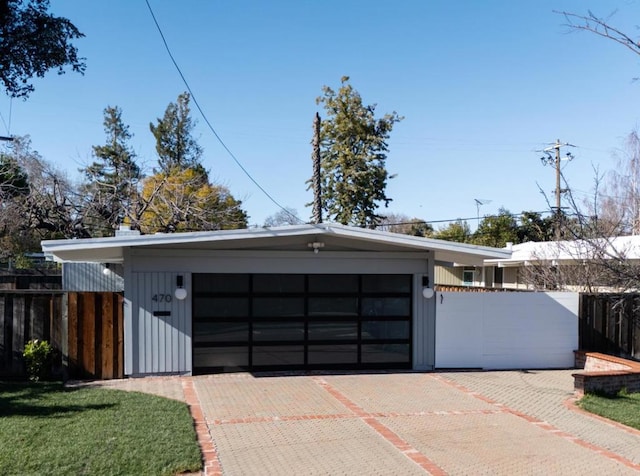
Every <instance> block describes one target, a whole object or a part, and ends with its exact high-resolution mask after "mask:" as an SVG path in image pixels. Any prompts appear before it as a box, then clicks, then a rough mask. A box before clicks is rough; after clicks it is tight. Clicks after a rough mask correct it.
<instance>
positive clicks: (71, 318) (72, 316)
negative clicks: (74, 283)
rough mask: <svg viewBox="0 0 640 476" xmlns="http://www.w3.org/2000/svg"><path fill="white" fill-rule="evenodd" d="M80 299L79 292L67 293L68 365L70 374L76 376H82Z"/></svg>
mask: <svg viewBox="0 0 640 476" xmlns="http://www.w3.org/2000/svg"><path fill="white" fill-rule="evenodd" d="M78 299H79V297H78V293H74V292H70V293H69V294H68V295H67V365H68V366H69V369H68V370H69V376H70V377H76V378H77V377H79V376H80V375H79V369H80V360H79V349H78V343H79V339H78V336H79V335H80V334H79V332H78V329H79V322H78V314H79V310H78Z"/></svg>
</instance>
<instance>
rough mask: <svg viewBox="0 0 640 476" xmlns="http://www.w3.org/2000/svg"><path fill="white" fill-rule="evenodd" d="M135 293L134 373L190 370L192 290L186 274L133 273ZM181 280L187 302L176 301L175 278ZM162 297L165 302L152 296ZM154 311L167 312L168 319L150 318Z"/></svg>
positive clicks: (157, 316)
mask: <svg viewBox="0 0 640 476" xmlns="http://www.w3.org/2000/svg"><path fill="white" fill-rule="evenodd" d="M132 274H133V280H134V282H135V283H136V285H137V286H136V288H137V292H136V295H135V297H134V300H133V302H135V303H137V306H136V308H135V310H134V312H133V316H134V323H135V320H136V319H137V322H138V325H137V326H136V325H135V324H134V332H137V336H136V338H135V339H134V341H135V342H137V348H136V349H135V352H137V357H138V358H137V363H138V366H137V368H135V369H134V373H136V374H148V373H167V372H171V373H176V372H182V373H184V372H190V371H191V364H190V363H191V334H190V324H191V323H190V306H191V302H190V300H191V290H190V282H191V279H190V276H189V274H188V273H161V272H147V273H142V272H141V273H132ZM178 274H181V275H182V276H183V277H184V285H185V287H186V288H187V292H188V293H189V295H188V297H187V299H185V300H184V301H179V300H178V299H176V298H175V294H174V292H175V289H176V276H177V275H178ZM160 295H165V298H164V301H162V300H156V301H154V300H153V296H160ZM154 311H169V313H170V314H169V315H168V316H159V315H155V316H154V315H153V313H154Z"/></svg>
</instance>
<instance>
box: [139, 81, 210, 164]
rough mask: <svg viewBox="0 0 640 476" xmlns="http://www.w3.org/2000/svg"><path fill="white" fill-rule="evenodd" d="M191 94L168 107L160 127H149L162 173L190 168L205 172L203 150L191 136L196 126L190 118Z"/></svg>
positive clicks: (182, 96) (183, 96)
mask: <svg viewBox="0 0 640 476" xmlns="http://www.w3.org/2000/svg"><path fill="white" fill-rule="evenodd" d="M189 100H190V96H189V93H187V92H184V93H182V94H180V95H179V96H178V100H177V101H176V102H175V103H169V105H168V106H167V109H166V110H165V112H164V116H163V117H162V119H157V124H156V125H154V124H153V123H150V124H149V129H151V133H152V134H153V135H154V137H155V138H156V152H157V153H158V165H159V166H160V171H161V172H164V173H169V172H170V171H171V169H173V168H178V169H181V170H184V169H187V168H194V167H196V168H200V169H201V171H202V172H204V169H203V168H202V165H201V164H200V159H201V157H202V147H200V145H199V144H198V142H197V141H196V140H195V139H194V137H193V135H192V132H193V128H194V127H195V122H194V121H193V119H192V118H191V116H190V115H189V114H190V111H191V110H190V108H189Z"/></svg>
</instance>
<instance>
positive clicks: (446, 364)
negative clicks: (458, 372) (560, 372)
mask: <svg viewBox="0 0 640 476" xmlns="http://www.w3.org/2000/svg"><path fill="white" fill-rule="evenodd" d="M578 296H579V295H578V293H558V292H556V293H437V294H436V368H483V369H527V368H528V369H541V368H570V367H573V365H574V358H573V351H574V350H575V349H577V348H578Z"/></svg>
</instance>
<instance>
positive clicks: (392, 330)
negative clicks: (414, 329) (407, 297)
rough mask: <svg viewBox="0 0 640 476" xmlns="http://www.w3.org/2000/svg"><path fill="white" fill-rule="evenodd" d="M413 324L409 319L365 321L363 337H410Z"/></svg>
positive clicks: (367, 338) (368, 338)
mask: <svg viewBox="0 0 640 476" xmlns="http://www.w3.org/2000/svg"><path fill="white" fill-rule="evenodd" d="M410 332H411V326H410V324H409V322H408V321H363V322H362V339H363V340H375V339H380V340H381V339H387V340H391V339H409V337H410Z"/></svg>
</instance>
